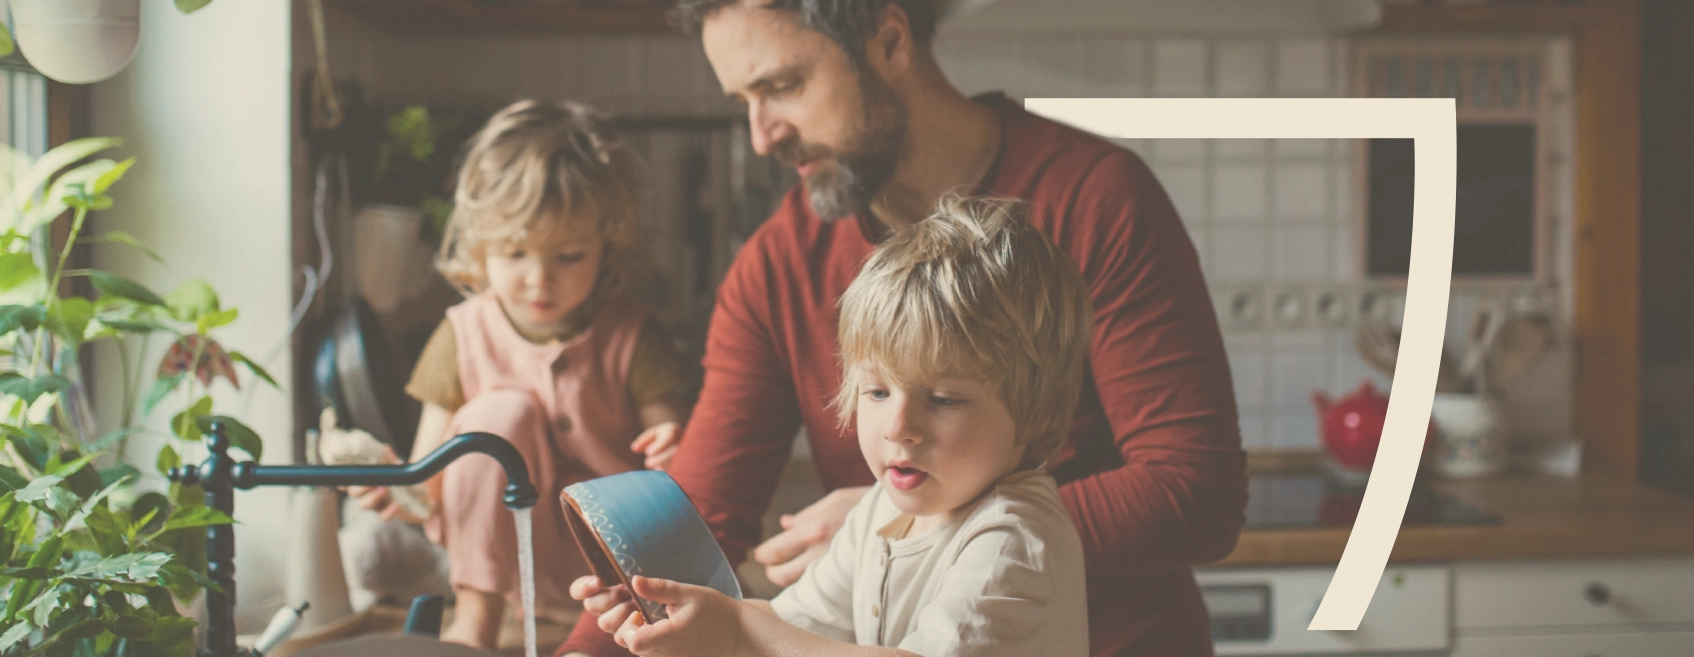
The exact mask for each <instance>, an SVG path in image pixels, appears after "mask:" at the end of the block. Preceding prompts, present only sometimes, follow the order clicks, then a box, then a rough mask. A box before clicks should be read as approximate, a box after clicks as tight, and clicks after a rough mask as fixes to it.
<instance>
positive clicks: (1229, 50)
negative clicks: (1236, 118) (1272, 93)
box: [1214, 41, 1270, 98]
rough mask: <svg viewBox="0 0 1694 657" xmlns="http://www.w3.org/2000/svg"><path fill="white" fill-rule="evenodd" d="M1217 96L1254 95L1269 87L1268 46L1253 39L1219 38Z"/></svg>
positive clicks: (1251, 96)
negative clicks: (1228, 40) (1241, 40)
mask: <svg viewBox="0 0 1694 657" xmlns="http://www.w3.org/2000/svg"><path fill="white" fill-rule="evenodd" d="M1216 56H1217V75H1216V77H1217V80H1216V84H1215V85H1214V91H1215V92H1216V93H1217V95H1219V96H1227V97H1237V98H1257V97H1262V96H1265V95H1267V92H1268V91H1269V90H1270V67H1269V65H1268V63H1269V61H1270V48H1269V47H1267V46H1266V44H1264V43H1262V42H1257V41H1244V42H1223V43H1219V44H1217V46H1216Z"/></svg>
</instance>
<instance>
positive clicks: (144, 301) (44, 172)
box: [0, 139, 275, 657]
mask: <svg viewBox="0 0 1694 657" xmlns="http://www.w3.org/2000/svg"><path fill="white" fill-rule="evenodd" d="M117 145H118V141H117V140H115V139H83V140H78V141H73V142H70V143H67V144H64V145H62V146H59V147H58V148H55V149H53V150H52V151H49V152H48V153H47V154H45V155H44V156H42V157H41V158H40V160H38V161H34V162H31V161H30V160H29V158H27V157H25V156H23V155H21V154H19V153H17V152H15V151H12V150H11V149H10V148H6V147H3V146H0V192H4V194H3V195H0V441H3V443H0V447H3V449H0V599H3V602H0V628H3V629H0V654H4V655H6V656H7V657H34V656H35V655H47V656H50V657H51V656H57V655H66V656H71V655H76V656H83V655H87V656H91V657H121V656H125V655H155V654H156V655H180V656H182V657H188V656H189V655H191V654H192V653H193V649H194V639H193V629H194V626H195V623H194V621H193V620H192V619H190V618H186V617H184V616H183V614H182V609H183V608H184V606H185V605H187V604H188V603H190V602H191V601H192V600H193V599H194V598H195V597H196V596H197V595H198V594H199V593H200V592H201V590H202V589H203V588H204V587H206V586H209V585H211V582H210V580H209V579H207V577H206V573H205V569H206V554H205V527H206V526H208V525H213V524H224V523H229V522H231V520H230V518H228V517H227V516H225V515H224V514H222V513H220V512H218V511H216V510H213V509H210V508H208V507H206V506H205V505H204V500H203V493H202V492H201V491H200V490H199V489H198V488H195V487H188V486H181V485H176V484H172V485H169V487H168V488H164V489H163V490H159V485H158V484H159V483H160V482H162V481H163V480H162V478H160V477H148V476H144V475H143V474H142V472H141V470H140V469H139V468H136V467H134V466H132V465H130V464H129V462H130V461H132V460H140V461H141V462H148V461H151V462H152V463H153V465H154V467H156V468H157V469H158V470H160V471H161V473H162V472H163V471H164V470H165V469H168V468H170V467H174V466H176V465H178V464H179V463H180V458H179V456H178V451H177V449H176V447H175V445H182V444H187V443H191V442H195V441H198V440H200V438H201V436H202V433H203V432H204V431H205V430H206V429H207V427H209V426H210V424H211V423H212V422H213V421H214V420H217V421H221V422H223V423H224V424H225V425H226V426H228V427H230V431H229V435H230V437H231V439H232V441H233V442H234V444H235V445H236V447H238V448H239V449H241V450H242V451H244V452H246V453H247V455H248V456H250V457H252V458H253V459H255V460H257V459H258V458H259V457H260V456H261V455H262V452H263V445H262V443H261V442H260V440H259V436H258V435H257V434H256V433H255V432H254V431H253V430H252V429H250V428H248V427H247V426H246V425H245V424H242V423H241V422H240V421H239V420H236V419H234V418H230V417H227V416H223V415H217V414H216V412H215V411H214V409H213V403H212V398H211V397H210V396H209V395H208V394H206V393H207V390H208V389H209V388H210V387H211V386H212V385H213V384H214V382H215V381H216V380H217V379H225V380H227V382H228V383H229V384H230V385H237V384H238V383H239V381H238V378H237V377H238V374H237V366H238V365H240V366H244V367H245V368H246V369H247V370H248V371H249V372H250V373H251V375H252V376H254V377H256V378H257V379H260V380H263V381H265V382H267V383H271V385H273V386H274V385H275V383H274V381H272V380H271V377H270V375H269V374H268V373H266V372H265V371H264V370H263V368H261V367H260V366H259V365H258V364H256V363H254V362H252V361H251V360H249V359H247V358H246V357H245V356H244V355H242V354H241V353H240V352H238V351H234V350H229V349H226V348H224V347H223V346H222V345H220V344H219V343H218V341H217V340H216V338H215V337H214V335H213V333H214V332H215V331H216V329H218V328H219V327H221V326H224V325H227V324H228V323H230V322H232V321H234V320H235V319H236V318H237V316H238V313H237V312H236V310H235V309H233V308H223V307H222V306H221V305H220V303H219V301H218V298H217V295H216V294H215V293H214V292H213V291H212V289H211V286H210V285H208V284H206V283H205V282H204V281H201V280H198V279H194V280H190V281H188V282H186V283H184V284H182V285H181V286H179V287H178V288H177V289H176V290H175V291H173V292H171V293H170V294H168V295H164V296H161V295H158V294H156V293H154V292H152V291H151V290H149V289H147V288H146V287H145V286H143V285H141V284H140V283H137V282H135V281H133V280H130V279H128V278H125V277H123V276H120V275H118V274H115V273H112V272H107V271H101V270H97V269H89V268H77V267H76V266H74V261H73V258H71V255H72V253H73V250H75V249H77V248H78V247H79V246H80V247H82V248H87V245H89V244H91V243H96V242H105V243H117V244H125V245H129V246H131V247H134V248H139V249H142V250H143V251H146V249H145V247H143V246H142V245H141V244H140V243H139V242H138V241H137V240H135V239H134V238H133V237H131V236H129V235H126V234H123V233H119V232H108V233H104V234H99V235H89V234H85V229H86V228H87V223H86V220H87V218H88V216H89V214H90V213H92V212H96V211H99V210H104V209H106V208H109V207H111V206H112V203H113V200H112V198H111V197H110V196H108V195H107V192H108V191H109V190H110V189H111V188H112V186H113V185H114V184H115V183H117V182H118V181H119V180H120V179H121V178H122V177H123V175H124V173H125V172H126V171H128V169H129V168H130V167H131V166H132V165H133V164H134V160H133V159H129V160H124V161H121V162H120V161H114V160H111V159H93V157H94V156H95V155H96V154H98V153H100V152H101V151H104V150H107V149H109V148H112V147H115V146H117ZM55 224H60V225H61V226H60V227H61V228H63V229H64V230H63V231H62V235H63V241H62V242H61V243H60V244H58V245H56V246H55V245H54V244H53V243H52V240H50V239H47V238H46V236H47V235H49V234H50V233H51V231H50V230H49V229H50V228H52V227H53V226H54V225H55ZM66 224H68V225H66ZM146 252H147V253H148V254H149V255H150V256H151V257H154V258H155V259H157V256H156V255H153V254H152V252H151V251H146ZM72 280H82V281H86V285H82V286H81V287H83V288H84V289H86V290H88V291H89V294H88V296H82V295H77V294H66V293H65V289H66V288H68V287H75V286H67V285H63V283H65V282H66V281H72ZM161 337H162V338H164V339H165V340H166V341H167V343H166V344H168V346H167V347H166V353H165V356H164V358H163V360H162V361H161V362H158V363H157V365H156V366H152V367H149V366H145V365H144V363H145V362H147V361H150V360H151V359H152V358H154V357H156V354H152V353H150V351H149V350H148V349H147V348H146V347H147V344H148V343H149V342H150V341H151V340H154V339H158V338H161ZM103 341H111V342H114V343H116V344H117V346H118V351H119V352H120V354H122V358H121V360H122V365H123V366H122V372H120V373H115V374H119V375H121V376H122V378H123V383H124V385H123V386H122V387H123V390H124V392H123V395H122V398H121V399H120V400H118V401H119V402H120V403H122V404H123V412H122V413H121V414H120V416H121V420H120V426H119V427H117V428H116V429H114V430H112V431H109V432H106V433H104V434H103V435H98V436H96V435H92V434H93V423H92V420H91V419H89V415H90V414H89V413H88V398H87V395H86V394H85V386H84V385H83V381H82V377H81V375H80V366H79V364H78V363H79V359H78V355H79V353H80V352H81V351H82V349H83V347H85V346H87V345H89V344H91V343H96V342H103ZM149 374H151V376H148V375H149ZM147 379H151V380H152V382H151V383H150V384H145V385H144V383H143V382H144V381H145V380H147ZM143 389H145V390H146V392H145V394H143V393H142V391H143ZM178 396H180V398H181V399H182V403H181V410H180V411H179V412H177V413H175V414H174V415H173V416H172V417H171V420H170V423H169V434H170V437H171V438H170V440H171V442H169V443H167V444H165V445H164V447H163V448H161V449H160V451H159V452H158V454H157V455H156V456H155V457H154V458H152V459H136V458H135V456H136V455H127V456H129V457H130V458H124V457H125V456H126V451H127V449H126V448H127V447H129V440H130V438H131V437H133V436H135V435H138V434H142V433H147V432H148V429H146V428H145V427H143V426H142V425H140V424H139V423H138V422H137V418H136V413H135V411H137V410H140V411H142V412H143V413H145V412H146V411H149V410H151V409H152V408H153V407H154V406H157V405H160V404H162V403H163V402H164V401H165V400H167V399H174V398H177V397H178ZM173 406H174V404H173ZM172 443H174V445H173V444H172ZM113 457H116V460H114V458H113Z"/></svg>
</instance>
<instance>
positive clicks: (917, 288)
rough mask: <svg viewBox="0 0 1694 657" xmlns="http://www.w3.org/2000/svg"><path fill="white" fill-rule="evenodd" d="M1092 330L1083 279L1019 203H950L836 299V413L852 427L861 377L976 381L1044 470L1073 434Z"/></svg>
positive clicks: (959, 199) (891, 242) (1027, 463)
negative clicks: (991, 392) (996, 400)
mask: <svg viewBox="0 0 1694 657" xmlns="http://www.w3.org/2000/svg"><path fill="white" fill-rule="evenodd" d="M1092 324H1093V309H1092V303H1091V302H1090V300H1089V297H1088V291H1087V289H1086V287H1085V286H1084V285H1083V282H1082V276H1081V274H1079V273H1078V272H1077V270H1076V266H1075V265H1074V264H1072V262H1071V260H1070V258H1069V257H1067V256H1066V255H1065V253H1064V252H1063V251H1060V250H1059V248H1058V247H1057V246H1055V245H1054V244H1053V242H1052V241H1050V240H1048V239H1047V237H1046V236H1045V235H1042V234H1041V231H1040V230H1038V229H1036V228H1035V227H1034V226H1031V225H1030V224H1029V222H1028V221H1026V220H1025V219H1024V217H1023V214H1022V205H1021V204H1019V203H1017V202H1016V201H1014V200H1009V199H984V198H966V197H963V196H959V195H956V194H948V195H946V196H943V197H942V199H941V201H940V203H939V204H938V209H937V211H936V212H935V214H934V215H932V216H930V217H929V218H928V219H925V220H923V221H921V222H918V223H917V224H916V225H914V226H911V227H909V228H907V229H904V230H901V231H898V232H896V233H895V234H894V235H893V236H892V237H890V238H889V239H888V241H887V242H885V243H883V244H882V245H881V246H880V247H878V248H877V250H876V252H875V253H872V254H871V257H870V259H869V260H868V261H867V262H866V263H865V266H864V268H863V269H862V270H861V271H860V273H859V277H858V278H857V279H856V280H854V281H853V283H852V285H849V286H848V287H847V292H846V293H845V294H843V295H842V297H841V328H840V342H841V361H842V366H843V367H844V368H845V372H846V376H845V377H844V381H843V382H842V386H841V390H840V391H839V392H838V394H837V395H836V400H835V406H836V409H837V411H838V412H839V414H840V416H839V417H840V420H841V422H842V424H843V425H844V426H845V425H846V424H847V423H849V422H851V421H852V419H853V417H854V414H855V413H856V411H857V408H858V403H857V400H858V381H856V380H855V379H856V370H857V369H858V368H860V367H867V368H869V369H871V370H873V371H876V372H878V373H880V374H882V375H883V376H887V377H889V378H891V379H893V380H894V381H895V382H897V383H899V384H901V385H923V384H925V383H927V382H931V381H934V380H936V379H940V378H947V377H961V378H973V379H985V380H987V381H989V383H990V384H991V385H992V386H993V387H994V388H995V390H996V391H997V392H998V394H999V395H1000V399H1001V400H1003V401H1004V402H1005V404H1006V408H1007V409H1008V410H1009V411H1010V412H1011V416H1012V419H1013V421H1014V422H1015V423H1016V436H1017V440H1018V443H1019V444H1020V445H1022V446H1023V447H1024V457H1023V462H1022V464H1021V465H1022V467H1025V468H1030V467H1041V466H1045V465H1047V462H1048V461H1049V460H1050V459H1051V458H1052V457H1053V456H1054V455H1055V454H1057V453H1058V451H1059V448H1060V447H1061V446H1063V445H1064V442H1065V439H1066V438H1067V437H1068V436H1069V433H1070V425H1071V418H1072V415H1073V414H1074V413H1075V411H1076V404H1077V398H1078V397H1079V396H1080V395H1081V392H1082V377H1083V371H1084V368H1085V365H1086V361H1087V356H1088V343H1089V337H1090V333H1091V327H1092Z"/></svg>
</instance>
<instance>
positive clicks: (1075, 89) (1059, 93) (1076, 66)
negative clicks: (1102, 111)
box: [1019, 39, 1088, 98]
mask: <svg viewBox="0 0 1694 657" xmlns="http://www.w3.org/2000/svg"><path fill="white" fill-rule="evenodd" d="M1086 60H1087V57H1086V53H1085V52H1084V46H1083V44H1081V43H1079V42H1077V41H1075V40H1070V39H1040V40H1034V41H1028V42H1025V43H1024V44H1023V56H1022V57H1021V58H1020V60H1019V63H1020V64H1021V66H1020V69H1021V73H1022V75H1021V77H1022V82H1021V84H1020V87H1021V88H1023V89H1026V90H1027V91H1026V92H1025V94H1026V95H1025V96H1023V97H1025V98H1043V97H1045V98H1070V97H1076V96H1086V95H1088V94H1086V93H1085V91H1086V90H1087V83H1086V82H1084V81H1083V75H1084V73H1083V69H1084V67H1085V64H1086Z"/></svg>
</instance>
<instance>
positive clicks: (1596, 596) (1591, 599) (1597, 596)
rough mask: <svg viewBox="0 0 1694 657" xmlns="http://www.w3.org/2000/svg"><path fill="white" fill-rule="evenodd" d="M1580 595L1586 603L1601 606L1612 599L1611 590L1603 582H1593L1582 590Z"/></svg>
mask: <svg viewBox="0 0 1694 657" xmlns="http://www.w3.org/2000/svg"><path fill="white" fill-rule="evenodd" d="M1582 597H1583V599H1585V600H1587V601H1588V604H1591V605H1594V606H1596V607H1603V606H1605V605H1606V603H1608V602H1611V601H1612V590H1611V589H1610V588H1607V587H1606V585H1605V584H1601V583H1599V582H1595V583H1593V584H1589V585H1588V588H1586V589H1583V590H1582Z"/></svg>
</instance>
